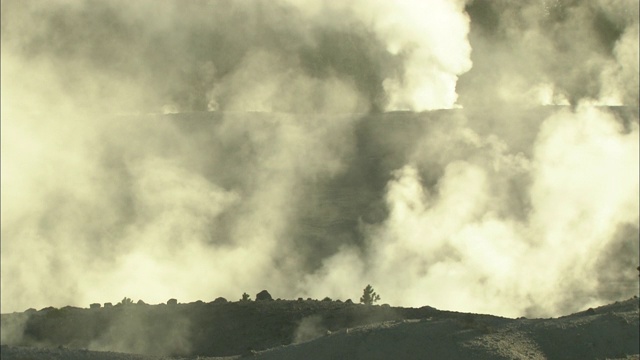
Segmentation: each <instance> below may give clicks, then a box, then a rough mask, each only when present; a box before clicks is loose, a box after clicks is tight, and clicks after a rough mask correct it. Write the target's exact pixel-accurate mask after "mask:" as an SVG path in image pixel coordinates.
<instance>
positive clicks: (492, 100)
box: [1, 0, 640, 317]
mask: <svg viewBox="0 0 640 360" xmlns="http://www.w3.org/2000/svg"><path fill="white" fill-rule="evenodd" d="M638 8H639V2H638V1H637V0H618V1H615V0H594V1H577V0H576V1H571V0H566V1H541V0H529V1H506V0H504V1H503V0H495V1H479V0H476V1H466V2H465V1H462V0H458V1H454V0H430V1H422V0H415V1H409V0H407V1H387V0H375V1H371V0H367V1H365V0H354V1H347V2H345V1H341V2H340V1H320V0H279V1H272V0H270V1H266V0H265V1H259V0H251V1H224V0H208V1H205V0H201V1H197V0H193V1H178V0H140V1H119V0H113V1H98V0H94V1H90V0H86V1H75V0H56V1H44V0H43V1H35V0H28V1H23V0H7V1H4V0H3V1H2V9H1V10H2V18H1V21H2V22H1V26H2V51H1V54H2V55H1V56H2V58H1V61H2V74H1V75H2V84H1V85H2V92H1V96H2V98H1V105H2V106H1V109H2V110H1V111H2V113H1V115H2V119H1V126H2V128H1V130H2V138H1V142H2V148H1V151H2V159H1V160H2V162H1V164H2V165H1V166H2V168H1V171H2V173H1V174H2V175H1V180H2V189H1V191H2V214H1V215H2V222H1V224H2V227H1V236H2V238H1V241H2V252H1V256H2V258H1V270H2V273H1V279H2V289H1V290H2V292H1V293H2V295H1V296H2V298H1V311H2V313H7V312H13V311H24V310H26V309H27V308H36V309H40V308H43V307H46V306H55V307H62V306H65V305H73V306H80V307H88V305H89V304H90V303H93V302H114V303H115V302H118V301H119V300H121V299H122V298H123V297H125V296H126V297H130V298H132V299H133V300H134V301H137V300H138V299H142V300H144V301H145V302H147V303H152V304H155V303H161V302H165V301H166V300H167V299H169V298H177V299H178V301H180V302H191V301H196V300H203V301H211V300H213V299H214V298H216V297H218V296H223V297H225V298H227V299H228V300H238V299H239V298H240V297H241V295H242V293H243V292H247V293H249V294H252V296H253V294H255V293H257V292H258V291H260V290H262V289H268V290H269V292H270V293H271V294H272V295H273V296H274V298H287V299H295V298H298V297H304V298H307V297H312V298H318V299H322V298H324V297H325V296H329V297H331V298H333V299H342V300H346V299H348V298H351V299H353V300H354V301H357V300H358V299H359V296H360V295H361V293H362V289H363V288H364V287H365V286H366V285H367V284H371V285H373V287H374V288H375V290H376V292H378V293H379V294H380V295H381V297H382V303H389V304H391V305H394V306H415V307H419V306H424V305H429V306H433V307H436V308H439V309H447V310H457V311H467V312H479V313H492V314H496V315H504V316H514V317H515V316H523V315H524V316H556V315H561V314H567V313H570V312H573V311H578V310H582V309H585V308H588V307H590V306H595V305H600V304H604V303H607V302H611V301H615V300H621V299H626V298H628V297H631V296H633V295H637V294H638V272H637V271H636V267H637V266H638V265H640V260H639V254H638V246H639V244H638V232H639V226H640V220H639V203H638V201H639V200H638V199H639V178H638V177H639V175H638V174H639V163H640V159H639V132H638V88H639V81H638V67H639V65H638V32H639V26H638V18H639V15H638Z"/></svg>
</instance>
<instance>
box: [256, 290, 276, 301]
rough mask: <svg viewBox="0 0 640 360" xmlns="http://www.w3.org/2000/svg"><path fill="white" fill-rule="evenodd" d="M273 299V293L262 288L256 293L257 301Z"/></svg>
mask: <svg viewBox="0 0 640 360" xmlns="http://www.w3.org/2000/svg"><path fill="white" fill-rule="evenodd" d="M262 300H273V298H272V297H271V294H269V292H268V291H267V290H262V291H260V292H259V293H257V294H256V301H262Z"/></svg>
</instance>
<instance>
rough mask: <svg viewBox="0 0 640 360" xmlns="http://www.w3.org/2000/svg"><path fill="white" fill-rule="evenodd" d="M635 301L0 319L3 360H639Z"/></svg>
mask: <svg viewBox="0 0 640 360" xmlns="http://www.w3.org/2000/svg"><path fill="white" fill-rule="evenodd" d="M638 308H639V303H638V299H637V297H634V298H632V299H628V300H626V301H621V302H616V303H613V304H610V305H606V306H602V307H599V308H595V309H587V310H585V311H582V312H578V313H575V314H572V315H568V316H564V317H559V318H550V319H526V318H519V319H510V318H503V317H497V316H491V315H480V314H468V313H458V312H450V311H443V310H438V309H435V308H432V307H428V306H425V307H421V308H401V307H390V306H388V305H382V306H379V305H373V306H369V305H362V304H351V303H348V302H342V301H329V300H326V301H317V300H297V301H289V300H274V301H238V302H224V301H223V300H221V299H218V300H217V301H213V302H210V303H203V302H197V303H190V304H177V305H165V304H160V305H117V306H115V307H113V308H100V309H80V308H72V307H66V308H62V309H53V308H47V309H42V310H40V311H37V312H36V311H30V312H25V313H13V314H3V315H2V336H3V338H2V339H3V344H2V353H1V355H2V358H3V359H34V360H38V359H82V360H84V359H87V360H99V359H108V360H112V359H114V360H120V359H123V360H124V359H150V360H151V359H153V360H157V359H195V358H199V359H220V358H240V357H246V356H250V357H255V358H258V359H424V358H434V359H470V358H473V359H637V358H638V356H639V355H638V354H639V350H638V349H639V347H640V340H639V333H638V326H639V321H638V320H639V316H638V315H639V314H638Z"/></svg>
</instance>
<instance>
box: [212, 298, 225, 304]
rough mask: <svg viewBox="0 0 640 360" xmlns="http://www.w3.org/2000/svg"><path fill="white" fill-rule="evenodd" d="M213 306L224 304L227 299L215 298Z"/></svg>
mask: <svg viewBox="0 0 640 360" xmlns="http://www.w3.org/2000/svg"><path fill="white" fill-rule="evenodd" d="M213 303H214V304H226V303H227V299H225V298H223V297H219V298H216V299H215V300H213Z"/></svg>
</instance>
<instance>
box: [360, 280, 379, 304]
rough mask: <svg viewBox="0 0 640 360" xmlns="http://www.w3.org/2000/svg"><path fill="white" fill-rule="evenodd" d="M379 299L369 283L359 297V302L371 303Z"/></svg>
mask: <svg viewBox="0 0 640 360" xmlns="http://www.w3.org/2000/svg"><path fill="white" fill-rule="evenodd" d="M378 300H380V295H378V294H376V292H375V291H374V290H373V287H371V285H367V287H365V288H364V290H363V294H362V297H361V298H360V302H361V303H363V304H365V305H372V304H373V303H375V302H376V301H378Z"/></svg>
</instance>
